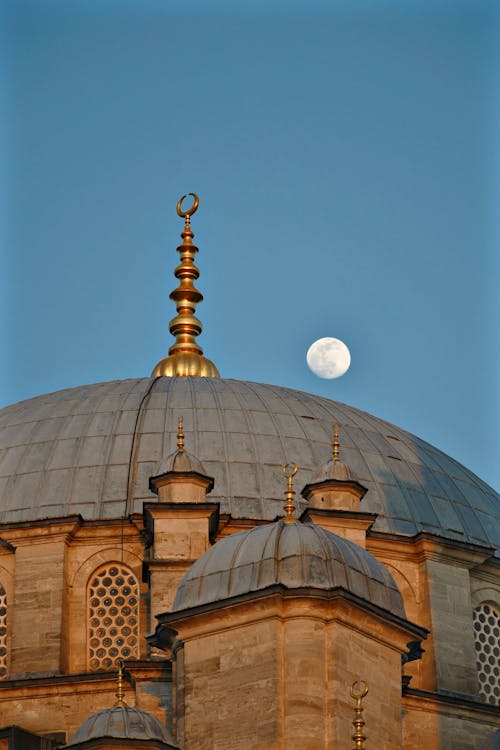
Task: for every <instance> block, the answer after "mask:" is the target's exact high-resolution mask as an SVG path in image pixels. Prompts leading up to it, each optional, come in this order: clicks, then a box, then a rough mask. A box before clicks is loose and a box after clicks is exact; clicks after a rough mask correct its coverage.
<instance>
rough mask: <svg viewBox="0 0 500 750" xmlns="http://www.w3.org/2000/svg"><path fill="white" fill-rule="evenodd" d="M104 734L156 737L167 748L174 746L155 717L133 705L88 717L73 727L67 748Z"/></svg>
mask: <svg viewBox="0 0 500 750" xmlns="http://www.w3.org/2000/svg"><path fill="white" fill-rule="evenodd" d="M104 737H112V738H113V739H125V740H158V741H160V742H162V743H164V744H165V745H166V746H167V747H169V748H170V747H173V745H172V738H171V737H170V736H169V734H168V732H167V730H166V728H165V727H163V726H162V725H161V724H160V722H159V721H158V719H155V717H154V716H151V714H148V713H147V712H146V711H141V709H139V708H133V707H132V706H113V708H107V709H105V710H104V711H99V712H98V713H96V714H93V715H92V716H89V718H88V719H85V721H84V722H83V724H82V725H81V726H80V727H79V728H78V729H77V730H76V732H75V733H74V735H73V737H72V738H71V742H70V744H69V745H68V747H72V746H73V745H77V744H80V743H82V742H88V741H89V740H96V739H102V738H104Z"/></svg>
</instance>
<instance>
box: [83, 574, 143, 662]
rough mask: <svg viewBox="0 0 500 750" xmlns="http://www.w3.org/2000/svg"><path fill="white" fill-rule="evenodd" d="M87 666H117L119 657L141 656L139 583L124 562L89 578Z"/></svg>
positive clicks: (131, 657) (132, 657)
mask: <svg viewBox="0 0 500 750" xmlns="http://www.w3.org/2000/svg"><path fill="white" fill-rule="evenodd" d="M87 611H88V666H89V669H90V670H91V671H92V672H96V671H101V670H111V669H115V668H116V662H117V659H119V658H122V659H134V658H137V657H138V656H139V583H138V581H137V578H136V577H135V575H134V574H133V573H132V571H131V570H130V569H129V568H127V567H126V566H124V565H122V564H121V563H109V564H107V565H105V566H103V567H102V568H98V569H97V570H96V571H95V572H94V573H93V574H92V575H91V577H90V579H89V583H88V594H87Z"/></svg>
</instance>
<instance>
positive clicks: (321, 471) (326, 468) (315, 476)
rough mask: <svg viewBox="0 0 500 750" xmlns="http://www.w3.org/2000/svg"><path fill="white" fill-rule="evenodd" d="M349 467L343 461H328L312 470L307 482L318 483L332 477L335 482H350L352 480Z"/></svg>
mask: <svg viewBox="0 0 500 750" xmlns="http://www.w3.org/2000/svg"><path fill="white" fill-rule="evenodd" d="M352 478H353V477H352V473H351V470H350V468H349V467H348V466H347V464H345V463H344V462H343V461H334V460H332V461H328V462H327V463H326V464H323V465H322V466H319V467H318V468H317V469H316V471H313V473H312V476H311V479H310V480H309V484H319V483H320V482H328V480H331V479H333V480H334V481H336V482H350V481H351V480H352Z"/></svg>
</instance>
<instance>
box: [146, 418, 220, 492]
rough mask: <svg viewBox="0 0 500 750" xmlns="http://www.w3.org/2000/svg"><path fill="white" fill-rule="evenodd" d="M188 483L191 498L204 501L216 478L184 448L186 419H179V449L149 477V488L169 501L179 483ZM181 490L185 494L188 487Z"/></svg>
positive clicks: (177, 490) (176, 490)
mask: <svg viewBox="0 0 500 750" xmlns="http://www.w3.org/2000/svg"><path fill="white" fill-rule="evenodd" d="M180 484H183V485H186V484H187V485H188V487H187V490H188V497H189V499H190V500H193V501H195V502H196V501H197V502H203V501H204V499H205V495H206V493H207V492H210V490H211V489H212V488H213V486H214V480H213V478H212V477H209V476H208V475H207V472H206V471H205V469H204V467H203V464H202V463H201V461H200V460H199V459H198V458H196V456H193V455H191V453H188V452H187V451H186V450H185V449H184V420H183V418H182V417H179V419H178V420H177V450H176V451H174V453H171V454H170V455H169V456H167V458H166V459H165V461H163V462H161V463H160V466H159V472H158V474H156V475H155V476H154V477H150V479H149V489H150V490H151V492H154V493H155V494H156V495H158V498H159V500H160V501H169V500H172V499H173V497H175V496H176V495H177V499H178V497H179V485H180ZM183 489H184V493H183V492H182V491H181V497H182V496H183V495H184V494H185V491H186V487H184V488H183Z"/></svg>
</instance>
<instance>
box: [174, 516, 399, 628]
mask: <svg viewBox="0 0 500 750" xmlns="http://www.w3.org/2000/svg"><path fill="white" fill-rule="evenodd" d="M277 584H279V585H282V586H284V587H285V588H287V589H301V588H315V589H323V590H331V589H334V588H337V587H340V588H343V589H345V590H346V591H349V592H350V593H352V594H355V595H356V596H358V597H360V598H361V599H364V600H365V601H368V602H371V603H372V604H375V605H377V606H378V607H381V608H382V609H386V610H388V611H389V612H391V613H392V614H394V615H397V616H398V617H405V611H404V607H403V602H402V599H401V594H400V593H399V590H398V587H397V586H396V584H395V582H394V579H393V578H392V576H391V574H390V573H389V571H388V570H387V569H386V568H385V567H384V566H383V565H382V563H380V562H379V561H378V560H377V559H376V558H375V557H374V556H373V555H372V554H370V553H369V552H367V551H366V550H365V549H363V548H362V547H359V546H358V545H357V544H355V543H354V542H350V541H348V540H347V539H342V538H341V537H339V536H337V535H336V534H332V532H330V531H327V530H326V529H323V528H322V527H321V526H316V524H314V523H300V522H299V523H289V524H287V523H285V522H284V521H277V522H276V523H272V524H266V525H265V526H257V527H255V528H253V529H250V530H249V531H242V532H240V533H238V534H231V536H229V537H226V538H225V539H222V540H221V541H219V542H217V544H215V545H214V546H213V547H211V548H210V549H209V550H207V552H205V554H204V555H202V556H201V557H200V558H199V559H198V560H197V561H196V562H195V563H194V564H193V565H192V566H191V567H190V568H189V570H188V571H187V573H186V574H185V575H184V577H183V579H182V581H181V583H180V584H179V588H178V589H177V594H176V597H175V601H174V604H173V607H172V610H173V611H174V612H177V611H179V610H184V609H189V608H191V607H197V606H200V605H202V604H212V603H213V602H217V601H221V600H223V599H229V598H231V597H234V596H241V595H242V594H248V593H251V592H256V591H261V590H263V589H267V588H268V587H269V586H274V585H277Z"/></svg>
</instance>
